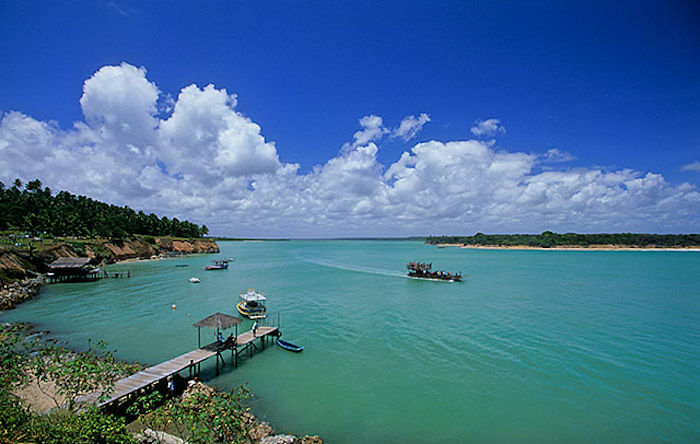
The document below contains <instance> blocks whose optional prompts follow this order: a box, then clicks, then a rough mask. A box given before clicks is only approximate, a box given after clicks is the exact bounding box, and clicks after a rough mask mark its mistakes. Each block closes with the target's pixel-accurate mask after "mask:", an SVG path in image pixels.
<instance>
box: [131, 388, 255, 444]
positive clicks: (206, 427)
mask: <svg viewBox="0 0 700 444" xmlns="http://www.w3.org/2000/svg"><path fill="white" fill-rule="evenodd" d="M248 397H249V392H248V390H247V388H246V387H245V386H240V387H238V388H236V389H234V390H232V391H231V392H230V393H226V392H216V391H211V392H204V393H203V392H195V393H191V394H188V395H187V396H183V397H182V399H170V400H167V401H166V402H165V403H164V404H163V405H160V404H161V401H162V398H161V397H160V395H158V394H151V395H149V396H144V397H142V398H141V399H139V400H137V401H136V402H135V403H134V404H133V405H132V406H131V407H129V411H128V412H129V414H131V415H139V420H140V421H141V422H142V423H143V424H145V425H146V426H147V427H149V428H150V429H152V430H158V431H166V432H168V433H173V434H175V435H176V436H179V437H181V438H183V439H184V440H185V441H186V442H190V443H211V442H223V443H240V442H244V440H245V437H246V434H247V432H246V427H245V421H244V413H245V412H246V411H247V408H245V407H244V406H243V401H244V400H245V399H246V398H248Z"/></svg>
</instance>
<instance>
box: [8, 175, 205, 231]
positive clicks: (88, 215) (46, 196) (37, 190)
mask: <svg viewBox="0 0 700 444" xmlns="http://www.w3.org/2000/svg"><path fill="white" fill-rule="evenodd" d="M0 185H1V184H0ZM8 229H14V230H20V231H25V232H29V233H32V234H33V235H34V236H39V235H42V234H44V233H48V234H50V235H52V236H80V237H103V238H115V237H116V238H119V237H127V236H130V235H133V234H145V235H151V236H174V237H202V236H204V235H206V234H208V233H209V229H208V228H207V227H206V225H203V226H202V227H200V226H199V225H197V224H194V223H191V222H189V221H179V220H178V219H177V218H173V219H172V220H169V219H168V218H167V217H163V218H162V219H161V218H159V217H158V216H156V215H155V214H153V213H151V214H148V215H147V214H145V213H144V212H143V211H139V212H138V213H137V212H136V211H134V210H132V209H131V208H129V207H127V206H125V207H119V206H116V205H109V204H106V203H103V202H99V201H96V200H93V199H90V198H88V197H85V196H75V195H73V194H71V193H69V192H67V191H60V192H59V193H58V194H56V195H55V196H54V195H52V192H51V189H49V188H48V187H47V188H43V189H42V184H41V181H40V180H38V179H36V180H33V181H30V182H28V183H27V184H26V186H25V187H24V188H22V182H21V181H20V180H19V179H16V180H15V181H14V183H13V185H12V187H10V188H6V187H5V186H4V185H3V186H0V231H4V230H8Z"/></svg>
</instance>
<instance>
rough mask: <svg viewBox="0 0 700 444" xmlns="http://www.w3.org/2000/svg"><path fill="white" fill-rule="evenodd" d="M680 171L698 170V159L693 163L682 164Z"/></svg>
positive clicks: (699, 161)
mask: <svg viewBox="0 0 700 444" xmlns="http://www.w3.org/2000/svg"><path fill="white" fill-rule="evenodd" d="M681 171H696V172H700V160H696V161H695V162H693V163H689V164H687V165H683V166H682V167H681Z"/></svg>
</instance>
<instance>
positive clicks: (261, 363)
mask: <svg viewBox="0 0 700 444" xmlns="http://www.w3.org/2000/svg"><path fill="white" fill-rule="evenodd" d="M220 245H221V247H222V251H221V254H220V255H217V256H210V255H202V256H192V257H188V258H180V259H165V260H159V261H147V262H139V263H131V264H120V265H115V266H112V267H110V270H114V271H116V270H126V269H129V270H131V273H132V277H131V278H130V279H109V280H102V281H100V282H96V283H87V284H59V285H51V286H45V287H44V289H43V290H42V292H41V294H40V296H39V297H37V298H35V299H34V300H32V301H30V302H27V303H25V304H23V305H21V306H20V307H18V308H17V309H15V310H12V311H8V312H5V313H2V314H1V315H0V320H2V321H20V320H21V321H28V322H33V323H35V324H36V325H37V327H38V328H41V329H47V330H50V331H51V332H52V334H53V335H54V336H55V337H59V338H62V339H67V340H68V341H69V342H70V344H71V345H72V346H75V347H80V346H85V345H87V340H88V339H89V338H101V339H104V340H106V341H107V342H108V343H109V344H110V346H111V347H113V348H116V349H117V350H118V352H117V355H118V356H119V357H120V358H123V359H127V360H132V361H133V360H136V361H140V362H143V363H145V364H156V363H158V362H160V361H163V360H167V359H170V358H172V357H174V356H177V355H179V354H181V353H184V352H187V351H189V350H191V349H193V348H195V347H196V346H197V329H196V328H194V327H193V326H192V324H193V323H194V322H196V321H198V320H200V319H202V318H204V317H206V316H208V315H210V314H212V313H214V312H217V311H221V312H224V313H230V314H234V313H235V308H234V304H235V302H236V299H237V294H238V292H239V291H242V290H245V289H247V288H256V289H259V290H261V291H263V292H265V293H266V294H267V296H268V302H269V304H268V305H269V307H270V312H271V313H272V316H273V317H275V318H276V313H277V312H279V313H280V318H281V323H282V325H281V329H282V331H283V332H284V337H285V338H286V339H288V340H290V341H292V342H295V343H298V344H301V345H304V346H305V350H304V352H303V353H301V354H294V353H289V352H286V351H284V350H282V349H280V348H278V347H272V348H270V349H268V350H266V351H265V352H263V353H258V354H256V355H255V356H254V357H253V358H251V359H246V360H245V361H244V362H243V363H242V365H240V366H239V367H238V368H237V369H235V370H230V371H225V372H224V373H222V374H221V375H220V376H215V372H214V369H213V365H214V361H213V360H212V362H211V365H210V366H209V367H208V368H206V370H205V376H206V378H207V379H208V380H209V381H210V382H211V383H213V384H215V385H217V386H219V387H222V388H232V387H234V386H236V385H239V384H242V383H244V382H246V381H248V386H249V388H250V389H251V390H252V392H253V393H254V395H255V397H254V399H253V400H252V401H251V403H252V407H253V409H254V411H255V412H256V413H257V415H258V416H259V417H261V419H264V420H266V421H269V422H271V423H272V424H273V426H274V427H275V429H276V430H278V431H279V432H283V433H293V434H301V435H303V434H307V433H308V434H320V435H321V436H322V437H324V438H325V439H326V440H327V442H329V443H357V442H382V443H384V442H387V443H392V442H397V443H398V442H409V443H412V442H416V443H417V442H472V441H488V442H494V441H496V442H498V441H511V442H512V441H518V442H591V441H595V442H632V441H635V442H663V441H671V442H693V441H695V442H697V441H698V440H700V417H699V414H698V412H699V410H700V409H699V407H700V376H699V375H700V253H695V252H600V251H594V252H564V251H489V250H463V249H456V248H447V249H437V248H435V247H430V246H426V245H423V244H422V243H419V242H404V241H384V242H382V241H291V242H244V243H234V242H231V243H228V242H227V243H221V244H220ZM227 257H235V258H236V261H235V262H234V263H232V264H231V267H230V268H229V270H226V271H210V272H205V271H204V270H203V267H204V266H205V265H206V264H208V263H209V261H210V260H212V259H215V258H227ZM414 260H421V261H427V262H433V264H434V265H435V266H436V267H437V268H442V269H446V270H450V271H462V272H463V273H465V274H468V275H469V277H468V278H467V279H466V281H465V282H462V283H445V282H430V281H418V280H412V279H408V278H406V277H405V276H404V274H405V264H406V263H407V262H409V261H414ZM176 265H187V267H176ZM192 276H196V277H199V278H200V279H201V283H200V284H190V283H189V282H188V281H187V279H188V278H189V277H192ZM173 304H176V305H177V309H176V310H172V309H171V305H173ZM243 327H244V328H250V322H249V321H246V323H245V324H243ZM202 335H203V341H204V340H206V341H207V342H209V341H210V340H212V339H213V332H212V331H204V330H202Z"/></svg>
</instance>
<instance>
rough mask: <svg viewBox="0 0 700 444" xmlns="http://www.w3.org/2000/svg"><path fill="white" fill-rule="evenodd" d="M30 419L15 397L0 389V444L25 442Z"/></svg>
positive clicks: (29, 415)
mask: <svg viewBox="0 0 700 444" xmlns="http://www.w3.org/2000/svg"><path fill="white" fill-rule="evenodd" d="M31 418H32V415H31V413H29V412H27V411H26V410H25V409H24V408H23V407H22V405H21V404H20V403H19V399H18V398H17V397H15V396H14V395H11V394H9V393H7V392H6V391H4V390H3V389H0V444H5V443H12V442H26V441H27V434H28V433H29V432H30V424H31Z"/></svg>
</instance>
